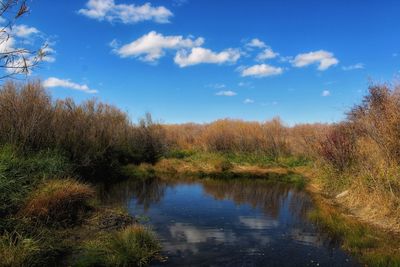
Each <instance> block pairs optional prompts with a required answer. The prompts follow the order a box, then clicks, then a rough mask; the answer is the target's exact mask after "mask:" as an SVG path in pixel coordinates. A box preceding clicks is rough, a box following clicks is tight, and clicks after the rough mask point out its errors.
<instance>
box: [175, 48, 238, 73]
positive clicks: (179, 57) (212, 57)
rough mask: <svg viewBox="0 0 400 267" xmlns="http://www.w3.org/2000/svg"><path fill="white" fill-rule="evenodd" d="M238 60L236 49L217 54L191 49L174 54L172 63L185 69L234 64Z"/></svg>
mask: <svg viewBox="0 0 400 267" xmlns="http://www.w3.org/2000/svg"><path fill="white" fill-rule="evenodd" d="M239 58H240V52H239V51H238V50H236V49H232V48H228V49H225V50H223V51H221V52H219V53H217V52H213V51H211V50H210V49H206V48H202V47H193V48H192V49H191V50H190V52H189V51H187V50H184V49H183V50H180V51H178V52H177V53H176V55H175V58H174V61H175V63H176V64H178V65H179V67H181V68H183V67H187V66H192V65H197V64H201V63H214V64H223V63H234V62H236V61H237V60H238V59H239Z"/></svg>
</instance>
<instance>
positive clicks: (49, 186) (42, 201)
mask: <svg viewBox="0 0 400 267" xmlns="http://www.w3.org/2000/svg"><path fill="white" fill-rule="evenodd" d="M93 196H94V191H93V189H92V188H90V187H89V186H88V185H86V184H82V183H79V182H77V181H75V180H72V179H63V180H50V181H48V182H46V183H45V184H43V185H42V186H40V187H39V188H38V189H37V190H35V191H34V192H33V193H32V195H31V196H30V197H29V199H28V201H27V203H26V205H25V206H24V208H23V209H22V210H21V211H20V214H21V215H22V216H23V217H29V218H31V219H34V220H36V221H39V222H42V223H46V224H64V223H67V224H68V223H73V222H75V221H76V220H77V218H78V216H79V213H80V212H81V211H83V210H84V209H85V208H86V207H87V201H88V200H89V199H90V198H92V197H93Z"/></svg>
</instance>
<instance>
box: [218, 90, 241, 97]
mask: <svg viewBox="0 0 400 267" xmlns="http://www.w3.org/2000/svg"><path fill="white" fill-rule="evenodd" d="M215 95H217V96H235V95H237V93H236V92H234V91H230V90H228V91H219V92H218V93H216V94H215Z"/></svg>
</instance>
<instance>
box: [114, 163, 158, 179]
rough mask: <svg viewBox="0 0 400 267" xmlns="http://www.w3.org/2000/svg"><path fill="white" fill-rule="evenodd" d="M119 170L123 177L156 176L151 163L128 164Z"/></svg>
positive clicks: (142, 177)
mask: <svg viewBox="0 0 400 267" xmlns="http://www.w3.org/2000/svg"><path fill="white" fill-rule="evenodd" d="M120 172H121V174H122V176H123V177H125V178H136V179H141V180H145V179H151V178H155V177H156V171H155V170H154V168H153V166H152V165H149V164H144V163H142V164H140V165H135V164H128V165H125V166H123V167H121V168H120Z"/></svg>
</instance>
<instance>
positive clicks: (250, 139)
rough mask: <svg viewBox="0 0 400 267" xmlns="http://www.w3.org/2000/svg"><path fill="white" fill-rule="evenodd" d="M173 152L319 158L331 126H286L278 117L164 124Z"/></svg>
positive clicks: (275, 157)
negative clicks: (257, 120)
mask: <svg viewBox="0 0 400 267" xmlns="http://www.w3.org/2000/svg"><path fill="white" fill-rule="evenodd" d="M164 127H165V130H166V138H167V143H168V144H169V147H170V148H171V149H177V150H179V149H180V150H202V151H210V152H225V153H254V154H262V155H263V156H268V157H270V158H274V159H277V158H280V157H285V156H292V155H294V156H299V157H316V153H315V151H316V148H317V147H318V146H319V144H320V142H321V140H322V139H323V138H324V133H325V132H327V131H328V129H329V127H330V126H329V125H325V124H303V125H296V126H294V127H289V126H286V125H285V124H284V123H283V122H282V121H281V120H280V119H279V118H274V119H272V120H270V121H265V122H247V121H243V120H234V119H222V120H217V121H214V122H212V123H208V124H193V123H190V124H189V123H188V124H181V125H165V126H164Z"/></svg>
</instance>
